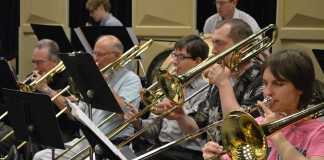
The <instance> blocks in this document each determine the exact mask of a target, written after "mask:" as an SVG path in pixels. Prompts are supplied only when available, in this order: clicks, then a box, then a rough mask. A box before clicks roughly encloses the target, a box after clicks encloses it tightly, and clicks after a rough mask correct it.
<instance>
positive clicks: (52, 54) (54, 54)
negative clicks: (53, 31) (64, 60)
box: [34, 39, 60, 60]
mask: <svg viewBox="0 0 324 160" xmlns="http://www.w3.org/2000/svg"><path fill="white" fill-rule="evenodd" d="M34 48H39V49H42V48H48V59H50V60H52V59H58V60H60V59H59V56H58V54H59V53H60V48H59V46H58V44H57V43H56V42H55V41H53V40H50V39H42V40H40V41H38V42H37V44H36V45H35V47H34Z"/></svg>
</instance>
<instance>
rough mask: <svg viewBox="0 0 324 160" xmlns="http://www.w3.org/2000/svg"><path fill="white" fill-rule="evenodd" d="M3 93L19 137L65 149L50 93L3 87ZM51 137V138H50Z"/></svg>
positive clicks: (14, 128)
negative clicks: (28, 91)
mask: <svg viewBox="0 0 324 160" xmlns="http://www.w3.org/2000/svg"><path fill="white" fill-rule="evenodd" d="M2 94H3V96H4V102H5V105H6V108H7V110H8V115H9V119H10V122H11V125H12V128H13V130H14V133H15V136H16V138H17V139H20V140H24V141H29V140H30V139H29V138H31V141H32V142H33V143H37V144H41V145H45V146H50V147H54V148H60V149H65V147H64V144H63V140H62V136H61V132H60V129H59V125H58V122H57V119H56V115H55V111H54V106H53V103H52V101H51V99H50V97H49V96H48V95H45V94H41V93H27V92H23V91H19V90H12V89H7V88H3V89H2ZM49 137H50V138H49Z"/></svg>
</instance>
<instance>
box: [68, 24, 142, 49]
mask: <svg viewBox="0 0 324 160" xmlns="http://www.w3.org/2000/svg"><path fill="white" fill-rule="evenodd" d="M76 30H81V32H82V34H83V35H84V37H85V38H86V40H87V41H88V43H89V45H90V46H91V48H94V45H95V43H96V40H97V39H98V37H99V36H101V35H114V36H116V37H117V38H118V39H119V40H120V41H121V42H122V44H123V46H124V50H125V51H127V50H129V49H130V48H132V47H133V46H134V45H136V44H139V43H138V40H137V38H136V36H135V34H134V32H133V30H132V28H127V27H122V26H82V27H79V28H75V29H74V32H76ZM77 36H78V38H79V40H80V41H82V40H81V38H82V37H79V35H78V34H77Z"/></svg>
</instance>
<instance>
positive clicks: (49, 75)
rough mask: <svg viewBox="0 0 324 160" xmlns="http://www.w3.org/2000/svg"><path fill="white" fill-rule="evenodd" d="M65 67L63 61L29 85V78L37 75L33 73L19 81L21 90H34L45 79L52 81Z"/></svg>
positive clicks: (1, 117)
mask: <svg viewBox="0 0 324 160" xmlns="http://www.w3.org/2000/svg"><path fill="white" fill-rule="evenodd" d="M64 69H65V66H64V64H63V62H62V61H61V62H60V63H58V64H57V65H56V66H55V67H54V68H52V69H51V70H50V71H48V72H47V73H46V74H45V75H44V76H42V77H41V78H39V79H38V80H35V81H33V82H31V83H30V84H29V85H27V84H26V83H27V82H28V81H29V80H31V78H32V77H33V76H34V75H35V74H31V75H29V76H28V77H27V78H26V79H25V80H24V81H23V82H18V86H19V88H20V90H21V91H25V92H34V91H35V90H36V88H37V86H38V85H39V84H41V83H42V82H44V81H45V80H47V81H50V80H51V79H52V78H53V76H54V75H55V74H56V73H60V72H62V71H64ZM7 114H8V111H6V112H5V113H3V114H2V115H1V116H0V120H1V119H3V118H4V117H5V116H6V115H7Z"/></svg>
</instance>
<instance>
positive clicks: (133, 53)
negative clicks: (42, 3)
mask: <svg viewBox="0 0 324 160" xmlns="http://www.w3.org/2000/svg"><path fill="white" fill-rule="evenodd" d="M152 43H153V40H152V39H150V40H149V41H147V42H146V43H144V44H143V45H141V46H139V45H135V46H133V47H132V48H131V49H129V50H128V51H127V52H125V53H124V54H123V55H122V56H120V57H119V58H118V59H117V60H116V61H115V62H113V63H110V64H108V65H107V66H105V67H104V68H102V69H101V70H100V72H101V73H102V74H103V73H105V72H108V73H115V72H116V71H117V70H118V69H120V68H122V67H124V66H125V65H126V64H127V63H129V62H130V61H131V60H132V59H134V58H136V57H138V56H139V55H140V54H142V53H143V52H144V51H145V50H146V49H147V48H149V47H150V46H151V44H152ZM69 87H70V86H67V87H65V88H64V89H63V90H67V89H69ZM63 90H62V91H63ZM136 99H137V98H136ZM136 99H134V100H132V101H131V102H129V103H133V102H134V101H135V100H136ZM126 105H127V104H126ZM126 105H125V106H126ZM125 106H123V107H125ZM115 115H116V113H112V114H111V115H110V116H109V117H107V118H106V119H104V120H103V121H102V122H100V124H99V125H98V126H97V127H98V128H99V127H100V126H102V125H103V124H105V123H106V122H108V121H109V120H110V119H111V118H113V117H114V116H115ZM83 139H85V136H83V137H81V138H80V139H79V140H78V141H77V142H76V143H75V144H73V145H72V146H71V147H70V148H68V149H66V150H64V152H63V153H61V154H60V155H59V156H57V157H55V159H59V158H60V157H62V156H63V155H64V154H65V153H67V152H68V151H70V150H71V149H72V148H73V147H75V146H76V145H77V144H79V143H80V142H81V141H82V140H83ZM88 148H90V146H88Z"/></svg>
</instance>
